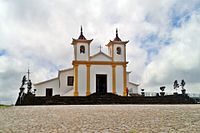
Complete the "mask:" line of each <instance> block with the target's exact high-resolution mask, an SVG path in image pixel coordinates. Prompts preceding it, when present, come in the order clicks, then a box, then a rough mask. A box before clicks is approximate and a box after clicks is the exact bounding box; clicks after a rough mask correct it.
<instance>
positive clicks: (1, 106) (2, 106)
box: [0, 104, 11, 109]
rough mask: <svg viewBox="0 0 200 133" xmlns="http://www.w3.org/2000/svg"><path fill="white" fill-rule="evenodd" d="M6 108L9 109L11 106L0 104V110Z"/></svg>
mask: <svg viewBox="0 0 200 133" xmlns="http://www.w3.org/2000/svg"><path fill="white" fill-rule="evenodd" d="M7 107H11V105H4V104H0V109H1V108H7Z"/></svg>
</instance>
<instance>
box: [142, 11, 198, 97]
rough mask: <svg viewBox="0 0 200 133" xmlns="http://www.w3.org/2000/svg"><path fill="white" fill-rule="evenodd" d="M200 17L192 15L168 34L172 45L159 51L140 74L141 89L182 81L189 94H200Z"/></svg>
mask: <svg viewBox="0 0 200 133" xmlns="http://www.w3.org/2000/svg"><path fill="white" fill-rule="evenodd" d="M199 22H200V15H199V14H196V13H194V14H193V15H192V16H191V19H190V20H189V21H188V22H187V23H184V24H182V26H181V28H176V29H174V30H173V32H172V34H171V38H172V40H173V42H174V43H173V44H171V45H168V46H165V47H163V48H162V49H161V50H160V51H159V54H158V55H157V56H156V57H154V59H153V61H152V62H151V63H150V64H148V66H147V67H146V70H145V72H144V74H143V82H144V86H146V87H147V86H155V85H157V86H159V85H163V84H166V85H169V84H171V85H172V84H173V81H174V80H176V79H178V80H179V81H181V79H185V80H186V82H188V83H187V85H188V88H190V87H191V88H190V90H189V91H193V92H197V93H198V92H199V91H200V88H199V87H200V83H199V82H200V81H199V78H198V77H199V74H200V69H199V66H200V60H199V59H200V50H199V49H200V38H199V35H200V30H199V28H197V27H199V26H200V23H199Z"/></svg>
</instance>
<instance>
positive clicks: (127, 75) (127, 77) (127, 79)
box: [126, 72, 130, 87]
mask: <svg viewBox="0 0 200 133" xmlns="http://www.w3.org/2000/svg"><path fill="white" fill-rule="evenodd" d="M129 74H130V73H129V72H126V84H127V87H128V84H129Z"/></svg>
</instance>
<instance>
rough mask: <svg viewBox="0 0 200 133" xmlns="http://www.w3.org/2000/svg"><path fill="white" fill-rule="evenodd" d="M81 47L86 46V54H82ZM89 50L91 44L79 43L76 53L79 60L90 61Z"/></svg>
mask: <svg viewBox="0 0 200 133" xmlns="http://www.w3.org/2000/svg"><path fill="white" fill-rule="evenodd" d="M81 45H83V46H85V53H84V54H83V53H80V46H81ZM88 48H89V44H87V43H78V44H77V52H76V54H77V60H84V61H86V60H88V50H89V49H88Z"/></svg>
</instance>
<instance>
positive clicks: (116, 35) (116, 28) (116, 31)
mask: <svg viewBox="0 0 200 133" xmlns="http://www.w3.org/2000/svg"><path fill="white" fill-rule="evenodd" d="M116 37H118V29H117V28H116Z"/></svg>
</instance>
